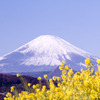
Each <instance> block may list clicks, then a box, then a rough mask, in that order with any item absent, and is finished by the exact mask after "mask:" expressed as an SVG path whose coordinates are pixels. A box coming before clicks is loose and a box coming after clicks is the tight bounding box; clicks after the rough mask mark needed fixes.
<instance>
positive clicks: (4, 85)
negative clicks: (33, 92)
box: [0, 74, 47, 100]
mask: <svg viewBox="0 0 100 100" xmlns="http://www.w3.org/2000/svg"><path fill="white" fill-rule="evenodd" d="M22 77H23V78H24V79H25V80H26V81H27V83H32V85H33V84H38V83H39V81H38V80H37V78H34V77H31V76H25V75H24V76H22ZM42 85H46V81H45V80H42ZM11 86H15V87H16V88H17V91H18V92H20V91H22V90H25V89H24V85H23V83H22V82H21V80H20V78H19V77H16V76H15V75H8V74H0V100H3V98H4V96H5V94H6V93H7V92H9V91H10V87H11ZM46 86H47V85H46Z"/></svg>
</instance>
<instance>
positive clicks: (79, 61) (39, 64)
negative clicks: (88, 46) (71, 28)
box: [0, 35, 97, 73]
mask: <svg viewBox="0 0 100 100" xmlns="http://www.w3.org/2000/svg"><path fill="white" fill-rule="evenodd" d="M87 57H90V58H91V59H92V61H95V60H96V59H97V57H95V56H93V55H92V54H90V53H88V52H85V51H84V50H81V49H79V48H77V47H75V46H74V45H72V44H70V43H69V42H67V41H65V40H63V39H61V38H59V37H57V36H52V35H42V36H39V37H38V38H36V39H34V40H32V41H31V42H29V43H27V44H25V45H24V46H21V47H20V48H18V49H16V50H14V51H13V52H11V53H9V54H7V55H5V56H3V57H0V72H1V73H10V72H39V71H40V72H42V71H51V72H52V71H54V69H56V67H58V66H59V65H60V64H61V62H62V61H65V62H66V63H67V64H70V65H71V66H72V68H73V69H74V70H75V71H79V70H80V69H81V68H85V65H84V60H85V58H87Z"/></svg>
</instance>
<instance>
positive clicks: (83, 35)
mask: <svg viewBox="0 0 100 100" xmlns="http://www.w3.org/2000/svg"><path fill="white" fill-rule="evenodd" d="M45 34H49V35H56V36H58V37H61V38H63V39H65V40H66V41H68V42H70V43H71V44H73V45H75V46H77V47H79V48H81V49H83V50H85V51H88V52H90V53H92V54H94V55H96V56H99V57H100V45H99V44H100V0H0V56H3V55H4V54H7V53H9V52H11V51H13V50H15V49H17V48H18V47H20V46H22V45H24V44H25V43H27V42H29V41H31V40H33V39H34V38H36V37H38V36H40V35H45Z"/></svg>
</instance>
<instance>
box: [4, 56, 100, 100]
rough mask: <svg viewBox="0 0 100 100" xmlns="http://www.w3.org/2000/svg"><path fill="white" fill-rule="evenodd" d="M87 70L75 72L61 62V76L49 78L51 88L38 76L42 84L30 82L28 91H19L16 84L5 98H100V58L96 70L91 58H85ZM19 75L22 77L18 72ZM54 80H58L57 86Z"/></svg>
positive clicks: (45, 76)
mask: <svg viewBox="0 0 100 100" xmlns="http://www.w3.org/2000/svg"><path fill="white" fill-rule="evenodd" d="M85 63H86V67H87V70H84V69H81V72H76V73H73V70H72V69H71V68H70V67H69V66H68V65H66V63H65V62H62V63H61V66H59V69H60V70H62V75H61V77H56V76H54V77H53V78H52V79H49V80H47V77H48V76H47V75H44V78H45V79H46V80H47V83H48V85H49V89H47V87H46V86H41V77H38V80H39V82H40V84H36V85H32V84H31V83H28V84H27V86H26V88H27V90H26V91H21V93H17V91H16V89H15V87H14V86H12V87H11V92H8V93H7V94H6V97H5V98H4V100H100V59H97V66H98V70H97V71H95V72H94V70H93V68H94V65H93V64H92V63H91V59H90V58H87V59H85ZM17 77H21V76H20V75H19V74H17ZM54 81H57V86H55V84H54Z"/></svg>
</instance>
